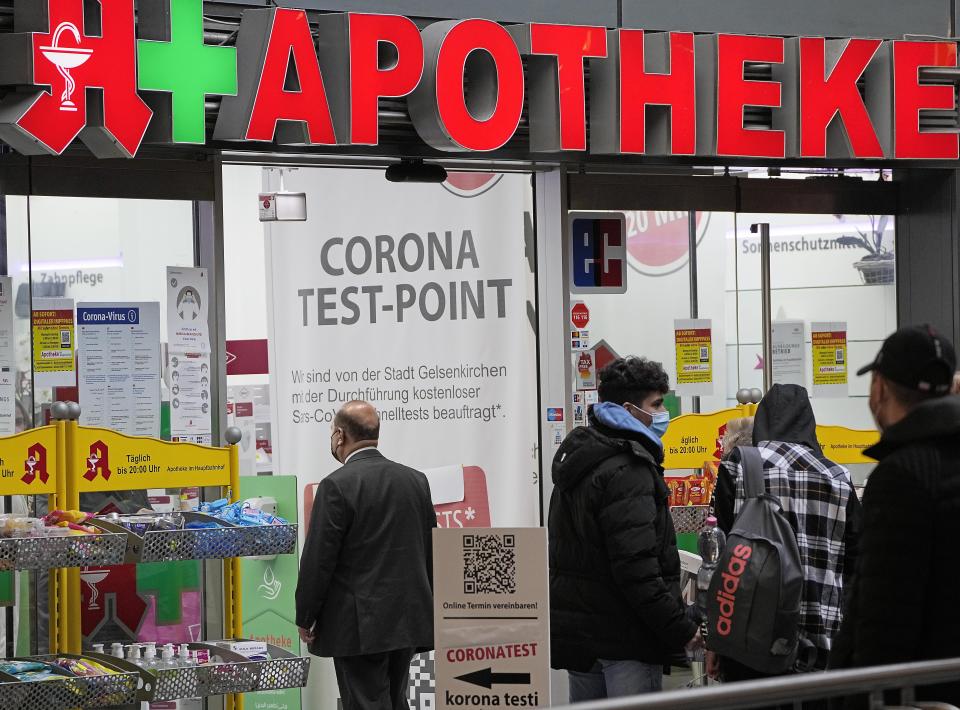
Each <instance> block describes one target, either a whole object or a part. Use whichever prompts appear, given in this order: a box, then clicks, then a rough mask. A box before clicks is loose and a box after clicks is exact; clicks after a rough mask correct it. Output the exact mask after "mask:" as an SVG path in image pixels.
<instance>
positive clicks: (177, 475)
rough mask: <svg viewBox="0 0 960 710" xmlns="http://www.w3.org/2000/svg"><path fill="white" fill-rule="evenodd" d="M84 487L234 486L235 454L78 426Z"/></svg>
mask: <svg viewBox="0 0 960 710" xmlns="http://www.w3.org/2000/svg"><path fill="white" fill-rule="evenodd" d="M75 436H76V437H77V441H76V446H75V447H74V449H73V450H74V451H75V452H76V453H75V454H74V455H75V456H77V461H75V462H74V465H75V466H76V471H77V472H78V474H79V475H78V477H77V478H78V482H77V486H78V491H79V492H80V493H90V492H94V491H124V490H139V489H142V488H188V487H192V486H228V485H230V452H229V450H228V449H214V448H210V447H208V446H198V445H195V444H184V443H176V444H174V443H169V442H165V441H158V440H157V439H150V438H144V437H138V436H127V435H126V434H119V433H117V432H115V431H110V430H109V429H97V428H89V427H78V428H77V431H76V434H75Z"/></svg>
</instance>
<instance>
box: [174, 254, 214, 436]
mask: <svg viewBox="0 0 960 710" xmlns="http://www.w3.org/2000/svg"><path fill="white" fill-rule="evenodd" d="M208 286H209V280H208V273H207V270H206V269H196V268H187V267H174V266H171V267H168V268H167V337H168V339H169V341H170V342H169V345H168V352H167V373H168V382H167V386H168V387H169V388H170V436H171V438H172V439H173V440H174V441H188V442H192V443H198V444H209V443H210V442H211V441H212V435H211V434H212V430H213V426H212V423H211V422H212V410H213V402H212V399H211V393H212V391H213V390H212V388H211V386H210V385H211V381H212V378H211V376H210V331H209V327H208V325H207V314H208V313H209V303H210V290H209V288H208Z"/></svg>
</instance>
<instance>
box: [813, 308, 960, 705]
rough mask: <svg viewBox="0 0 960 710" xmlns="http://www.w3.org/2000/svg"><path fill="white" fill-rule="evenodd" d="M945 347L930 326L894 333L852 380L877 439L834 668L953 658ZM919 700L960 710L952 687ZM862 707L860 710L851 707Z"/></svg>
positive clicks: (951, 459) (950, 353)
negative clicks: (866, 396) (863, 378)
mask: <svg viewBox="0 0 960 710" xmlns="http://www.w3.org/2000/svg"><path fill="white" fill-rule="evenodd" d="M954 370H956V354H955V352H954V349H953V346H952V345H951V343H950V342H949V341H948V340H947V339H946V338H944V337H942V336H941V335H939V334H937V333H936V332H935V331H934V330H933V329H932V328H930V327H928V326H919V327H918V326H911V327H905V328H901V329H900V330H898V331H897V332H896V333H894V334H893V335H891V336H890V337H889V338H887V340H886V341H885V342H884V344H883V347H882V348H881V350H880V354H879V355H878V356H877V359H876V360H875V361H874V362H873V363H871V364H870V365H868V366H867V367H865V368H863V370H861V371H860V374H864V373H865V372H868V371H869V372H872V373H873V380H872V382H871V384H870V411H871V412H872V413H873V417H874V419H875V420H876V422H877V426H878V427H879V428H880V431H881V432H882V436H881V438H880V443H878V444H876V445H875V446H873V447H872V448H870V449H867V450H866V452H865V453H866V455H867V456H870V457H872V458H875V459H877V461H879V462H880V463H879V465H878V466H877V467H876V468H875V469H874V471H873V473H871V474H870V479H869V480H868V481H867V489H866V492H865V493H864V498H863V534H862V537H861V538H860V556H859V559H858V562H857V568H856V576H855V579H854V584H853V590H852V595H851V596H850V598H849V604H848V608H847V609H846V612H845V614H844V618H843V623H842V624H841V626H840V632H839V634H838V636H837V638H836V639H835V640H834V644H833V649H832V651H831V655H830V666H831V667H832V668H849V667H852V666H875V665H883V664H887V663H900V662H906V661H921V660H925V659H936V658H953V657H955V656H957V655H960V650H958V645H957V644H958V642H957V637H958V635H960V621H958V619H957V615H956V614H955V613H954V612H953V603H954V602H955V600H956V599H957V589H960V568H958V567H957V565H956V563H955V558H956V542H955V541H954V539H953V537H954V535H955V534H956V533H955V529H956V524H957V523H956V521H957V520H958V519H960V397H957V396H956V395H951V394H949V390H950V385H951V383H952V380H953V374H954ZM917 698H918V699H929V700H936V701H939V702H942V703H950V704H952V705H957V704H960V680H958V681H956V682H953V683H948V684H943V685H940V686H931V687H927V688H924V687H918V688H917ZM849 706H851V707H866V703H865V702H863V703H857V702H852V703H850V705H849Z"/></svg>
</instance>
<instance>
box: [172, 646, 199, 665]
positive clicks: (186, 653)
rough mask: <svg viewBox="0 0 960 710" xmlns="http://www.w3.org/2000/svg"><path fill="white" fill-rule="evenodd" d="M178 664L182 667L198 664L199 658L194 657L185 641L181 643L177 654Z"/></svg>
mask: <svg viewBox="0 0 960 710" xmlns="http://www.w3.org/2000/svg"><path fill="white" fill-rule="evenodd" d="M177 665H179V666H181V667H182V668H187V667H190V666H195V665H197V659H196V658H194V657H193V652H192V651H191V650H190V647H189V646H188V645H187V644H185V643H182V644H180V651H179V653H178V654H177Z"/></svg>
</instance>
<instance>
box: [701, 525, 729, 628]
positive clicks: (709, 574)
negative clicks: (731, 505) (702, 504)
mask: <svg viewBox="0 0 960 710" xmlns="http://www.w3.org/2000/svg"><path fill="white" fill-rule="evenodd" d="M726 542H727V536H726V535H724V534H723V530H721V529H720V528H718V527H717V519H716V518H715V517H713V516H712V515H711V516H710V517H708V518H707V520H706V522H705V523H704V526H703V530H701V531H700V538H699V540H698V545H697V546H698V549H699V551H700V560H701V561H700V571H699V572H697V607H698V608H699V610H700V613H701V614H703V615H704V616H706V613H707V592H708V591H709V589H710V581H711V580H712V579H713V575H714V572H716V570H717V564H718V563H719V562H720V554H721V553H722V552H723V546H724V545H725V544H726Z"/></svg>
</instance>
